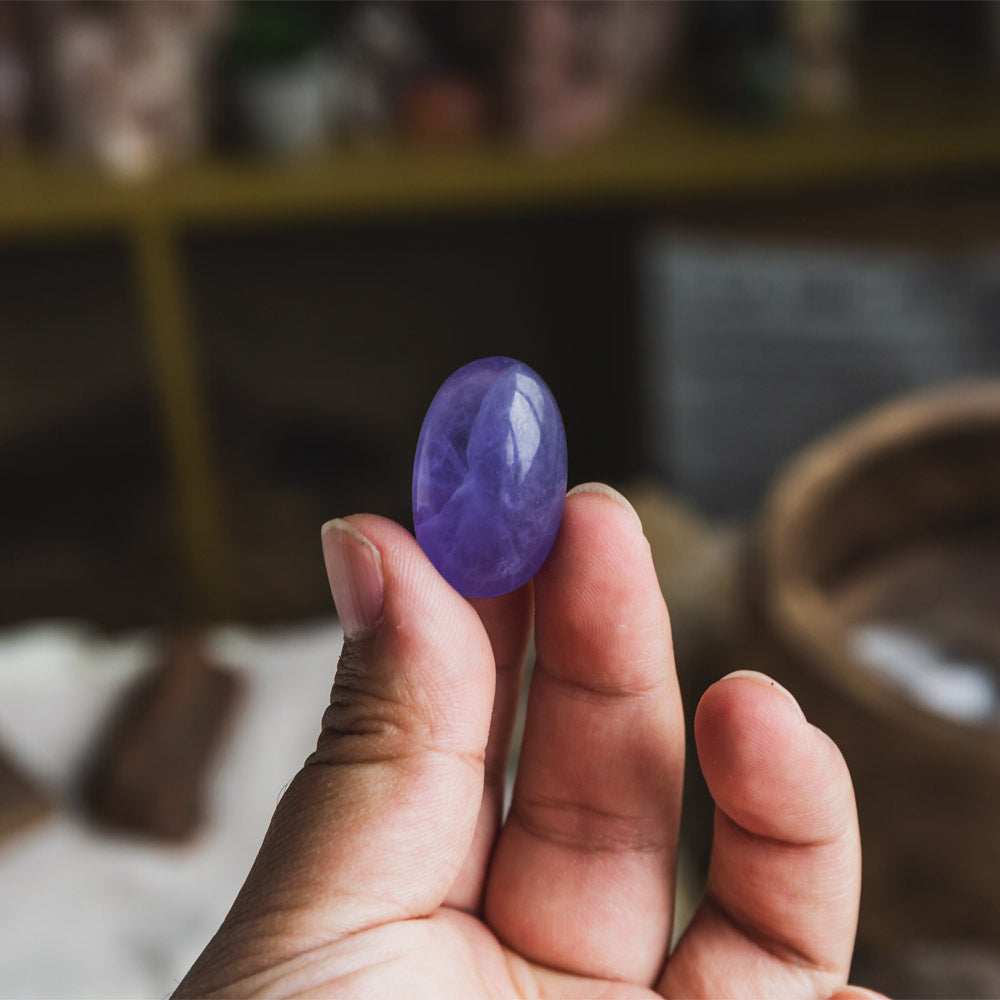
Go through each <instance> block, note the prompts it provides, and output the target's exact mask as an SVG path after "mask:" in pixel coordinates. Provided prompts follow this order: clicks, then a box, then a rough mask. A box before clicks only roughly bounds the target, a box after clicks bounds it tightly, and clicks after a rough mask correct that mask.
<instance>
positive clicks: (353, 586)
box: [322, 517, 383, 639]
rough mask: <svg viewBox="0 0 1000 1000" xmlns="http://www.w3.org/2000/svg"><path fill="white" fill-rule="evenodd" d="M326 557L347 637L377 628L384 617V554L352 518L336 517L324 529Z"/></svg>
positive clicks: (331, 585)
mask: <svg viewBox="0 0 1000 1000" xmlns="http://www.w3.org/2000/svg"><path fill="white" fill-rule="evenodd" d="M322 539H323V561H324V562H325V563H326V573H327V576H328V577H329V579H330V593H331V594H333V603H334V604H335V605H336V606H337V615H338V617H339V618H340V624H341V625H342V626H343V629H344V636H345V637H346V638H348V639H350V638H352V637H353V636H355V635H358V634H359V633H360V632H367V631H368V630H369V629H372V628H374V627H375V626H376V625H377V624H378V623H379V620H380V619H381V617H382V594H383V577H382V556H381V555H380V554H379V551H378V549H376V548H375V546H374V545H372V543H371V542H370V541H368V539H367V538H365V536H364V535H362V534H361V532H360V531H358V529H357V528H355V527H354V525H353V524H351V523H350V522H349V521H345V520H343V519H342V518H339V517H338V518H336V519H335V520H333V521H327V522H326V524H324V525H323V529H322Z"/></svg>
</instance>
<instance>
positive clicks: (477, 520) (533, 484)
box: [413, 358, 566, 597]
mask: <svg viewBox="0 0 1000 1000" xmlns="http://www.w3.org/2000/svg"><path fill="white" fill-rule="evenodd" d="M565 497H566V433H565V431H564V430H563V423H562V417H560V415H559V407H558V406H557V405H556V401H555V398H554V397H553V395H552V393H551V392H550V391H549V387H548V386H547V385H546V384H545V383H544V382H543V381H542V379H541V378H540V377H539V375H538V374H537V373H536V372H534V371H533V370H532V369H531V368H529V367H528V366H527V365H525V364H522V363H521V362H520V361H515V360H513V359H512V358H481V359H480V360H479V361H473V362H472V363H471V364H468V365H465V366H464V367H463V368H459V369H458V371H456V372H454V374H452V375H451V376H449V378H448V379H447V380H446V381H445V382H444V384H443V385H442V386H441V388H440V389H438V391H437V394H436V395H435V396H434V399H433V400H432V402H431V405H430V407H429V408H428V410H427V416H426V417H424V423H423V426H422V427H421V429H420V438H419V439H418V441H417V454H416V458H415V459H414V462H413V525H414V529H415V531H416V535H417V541H418V542H420V545H421V547H422V548H423V550H424V552H425V553H426V554H427V557H428V558H429V559H430V561H431V562H432V563H433V564H434V565H435V566H436V567H437V568H438V570H439V572H440V573H441V575H442V576H443V577H444V578H445V579H446V580H447V581H448V582H449V583H450V584H451V585H452V586H453V587H454V588H455V589H456V590H457V591H458V592H459V593H461V594H464V595H465V596H466V597H495V596H497V595H498V594H506V593H507V592H509V591H511V590H515V589H516V588H517V587H520V586H521V584H522V583H525V582H526V581H528V580H530V579H531V577H533V576H534V575H535V573H536V572H537V571H538V569H539V568H540V567H541V565H542V563H543V562H544V561H545V557H546V556H547V555H548V554H549V551H550V550H551V548H552V543H553V542H554V541H555V537H556V532H557V531H558V529H559V519H560V518H561V517H562V509H563V501H564V499H565Z"/></svg>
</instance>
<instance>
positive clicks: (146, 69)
mask: <svg viewBox="0 0 1000 1000" xmlns="http://www.w3.org/2000/svg"><path fill="white" fill-rule="evenodd" d="M226 9H227V8H226V5H225V4H224V3H222V2H220V0H189V2H173V0H170V2H159V3H144V2H141V0H123V2H119V3H86V2H81V0H58V2H54V3H51V4H43V5H41V6H40V8H39V11H40V15H41V17H42V19H43V25H42V27H43V37H44V59H45V73H46V76H47V81H46V84H47V87H46V89H47V91H48V95H49V100H50V101H51V109H50V110H51V117H52V126H53V129H54V139H55V141H56V144H57V145H58V146H61V147H62V148H63V149H65V150H67V151H68V152H69V153H71V154H72V155H75V156H79V157H82V158H85V159H88V160H91V161H94V162H96V163H98V164H99V165H100V166H102V167H104V168H106V169H107V170H109V171H110V172H111V173H113V174H116V175H118V176H120V177H124V178H139V177H144V176H147V175H149V174H151V173H154V172H156V171H157V170H159V169H161V168H163V167H166V166H169V165H171V164H174V163H177V162H180V161H183V160H186V159H190V158H191V157H193V156H194V155H196V154H198V153H199V152H201V150H202V148H203V145H204V141H205V132H206V124H207V122H206V119H207V112H208V104H209V101H208V96H209V95H208V86H207V82H208V81H207V71H208V67H209V62H210V57H211V54H212V52H213V51H214V48H215V45H216V43H217V41H218V37H219V33H220V29H221V28H222V26H223V24H224V22H225V14H226Z"/></svg>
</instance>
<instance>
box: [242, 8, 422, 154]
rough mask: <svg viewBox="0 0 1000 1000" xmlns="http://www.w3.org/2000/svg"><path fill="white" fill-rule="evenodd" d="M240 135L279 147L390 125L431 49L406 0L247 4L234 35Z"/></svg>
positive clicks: (289, 150)
mask: <svg viewBox="0 0 1000 1000" xmlns="http://www.w3.org/2000/svg"><path fill="white" fill-rule="evenodd" d="M230 48H231V51H230V67H231V86H232V89H233V92H234V97H235V112H236V116H237V118H238V119H239V127H240V128H239V130H240V132H241V138H242V139H243V140H245V142H247V143H248V144H249V145H250V146H251V147H252V148H253V149H255V150H257V151H259V152H263V153H267V154H272V155H278V156H293V155H298V154H303V153H308V152H309V151H310V150H313V149H316V148H317V147H320V146H322V145H324V144H326V143H327V142H329V141H330V140H336V139H344V138H347V137H352V136H358V135H363V134H372V133H383V132H385V131H387V130H388V129H389V128H390V127H391V126H392V125H393V124H394V121H395V115H396V106H397V101H398V96H399V92H400V89H401V87H402V85H403V81H405V80H406V79H407V78H408V77H409V75H410V74H411V73H413V72H414V70H415V69H416V68H417V67H418V66H420V65H421V64H422V62H423V61H424V57H425V45H424V39H423V36H422V34H421V32H420V30H419V27H418V25H417V23H416V21H415V19H414V18H413V17H412V16H411V14H410V12H409V11H408V10H407V8H406V7H405V5H400V4H391V3H358V4H348V5H346V6H341V5H329V4H309V3H306V4H299V3H287V2H262V3H248V4H242V5H241V6H240V7H239V9H238V13H237V20H236V24H235V27H234V31H233V35H232V38H231V46H230Z"/></svg>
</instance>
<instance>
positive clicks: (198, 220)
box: [0, 94, 1000, 238]
mask: <svg viewBox="0 0 1000 1000" xmlns="http://www.w3.org/2000/svg"><path fill="white" fill-rule="evenodd" d="M986 96H987V95H984V94H979V95H978V99H974V100H972V102H971V107H970V106H969V105H966V106H965V108H964V113H963V114H961V115H958V116H952V115H949V116H946V117H945V116H935V115H933V114H931V115H924V116H921V117H920V118H919V119H918V120H914V121H902V122H901V121H900V120H899V118H898V116H897V115H892V116H883V117H882V118H881V120H880V117H879V116H878V115H874V116H873V115H871V114H869V115H867V116H865V117H861V116H855V117H847V118H838V119H834V120H830V121H823V120H811V121H810V120H802V121H798V122H791V123H787V122H786V123H780V124H775V125H773V126H769V127H766V128H760V127H751V126H749V125H745V126H743V127H739V126H734V125H728V126H727V125H726V124H725V123H719V122H712V121H710V120H706V119H705V118H704V117H699V116H695V115H692V114H691V113H690V112H688V113H686V114H685V113H684V112H682V111H680V110H677V111H675V112H673V113H667V112H665V111H664V110H663V109H662V108H661V109H657V110H655V111H650V112H648V113H646V114H645V115H638V116H636V117H635V118H634V119H633V120H632V121H630V122H629V123H627V124H626V125H625V126H623V127H622V128H621V130H620V131H619V132H618V133H617V134H616V135H615V136H614V138H613V139H612V140H611V141H607V142H602V143H599V144H596V145H593V146H591V147H589V148H586V149H583V150H578V151H574V152H573V153H572V154H565V153H552V154H550V155H547V156H541V155H531V154H528V153H526V152H524V151H521V150H517V149H515V148H512V147H510V146H509V145H508V144H503V143H500V142H499V141H497V142H495V143H492V144H486V143H482V144H475V145H459V146H446V147H444V148H442V147H435V146H432V147H421V146H420V145H414V144H409V145H407V144H405V143H404V142H403V141H402V140H396V141H391V142H390V141H388V140H386V141H381V142H374V141H372V142H370V143H366V144H363V145H361V146H359V147H357V148H349V147H348V148H337V149H331V150H329V151H326V152H323V153H317V154H311V155H310V156H308V157H304V158H302V159H300V160H297V161H295V162H292V163H283V162H269V161H266V160H259V159H258V160H252V159H238V158H231V159H223V158H210V159H205V160H199V161H196V162H195V163H193V164H190V165H184V166H180V167H176V168H174V169H173V170H171V171H170V172H169V173H167V174H165V175H164V176H160V177H156V178H153V179H149V180H141V181H136V182H134V183H123V182H121V181H120V180H117V179H115V178H109V177H107V176H105V175H103V174H97V173H92V172H89V171H87V170H82V169H81V168H80V166H79V165H78V164H65V163H58V162H55V161H53V160H52V158H51V157H44V156H36V157H30V156H22V157H18V158H9V159H7V160H5V161H0V191H3V199H2V201H0V233H2V234H3V235H4V236H6V237H8V238H10V237H12V236H14V235H26V234H28V233H53V234H62V233H69V232H76V231H81V230H83V231H87V230H94V229H107V228H118V227H129V226H131V225H134V224H137V223H141V222H142V221H144V220H147V219H150V218H155V219H157V220H161V221H164V222H169V223H171V224H174V225H178V226H180V225H206V224H207V225H211V224H216V223H259V222H267V221H273V220H276V219H295V218H316V217H318V216H324V217H328V218H331V219H336V218H357V217H362V218H363V217H375V216H382V215H385V214H396V213H422V212H435V213H436V212H462V211H468V210H470V209H471V210H474V211H476V212H480V211H484V210H520V209H525V208H527V209H530V208H533V207H544V208H546V209H551V208H558V207H564V208H570V207H581V206H582V207H592V206H596V205H601V204H618V205H620V204H637V203H646V204H647V205H648V204H649V203H656V202H663V201H670V200H675V199H682V198H687V197H691V196H706V195H733V194H740V193H744V194H745V193H748V192H753V191H757V190H760V189H783V188H784V189H787V188H794V187H802V186H808V185H828V184H843V183H858V182H877V181H884V180H887V179H889V180H892V179H895V180H899V179H905V178H918V177H926V176H934V175H940V174H946V173H954V172H956V171H963V172H985V171H992V170H995V169H997V168H998V167H1000V113H997V112H996V110H994V109H993V108H990V107H988V106H987V107H983V105H984V104H985V103H986V100H985V98H986ZM939 114H940V113H939Z"/></svg>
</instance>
